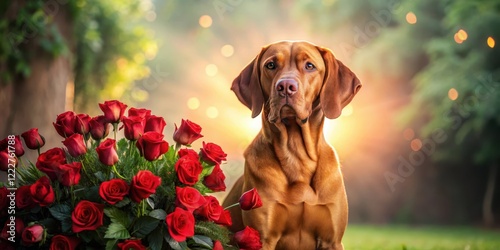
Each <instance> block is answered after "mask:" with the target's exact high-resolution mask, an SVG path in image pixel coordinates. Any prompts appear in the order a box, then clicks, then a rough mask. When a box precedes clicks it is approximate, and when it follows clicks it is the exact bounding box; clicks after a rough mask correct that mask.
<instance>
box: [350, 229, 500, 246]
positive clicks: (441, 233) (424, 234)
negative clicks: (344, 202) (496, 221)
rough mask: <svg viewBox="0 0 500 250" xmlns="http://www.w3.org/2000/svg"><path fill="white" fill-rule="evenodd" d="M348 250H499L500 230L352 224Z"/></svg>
mask: <svg viewBox="0 0 500 250" xmlns="http://www.w3.org/2000/svg"><path fill="white" fill-rule="evenodd" d="M343 243H344V247H345V249H346V250H375V249H377V250H385V249H388V250H392V249H397V250H403V249H407V250H417V249H418V250H434V249H435V250H438V249H439V250H441V249H460V250H488V249H491V250H498V249H500V230H496V231H493V230H483V229H479V228H472V227H434V226H421V227H411V226H373V225H370V226H368V225H349V226H348V228H347V231H346V233H345V235H344V239H343Z"/></svg>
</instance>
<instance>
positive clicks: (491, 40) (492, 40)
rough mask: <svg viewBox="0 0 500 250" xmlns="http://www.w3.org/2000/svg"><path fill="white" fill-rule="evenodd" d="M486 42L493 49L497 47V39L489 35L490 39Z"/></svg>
mask: <svg viewBox="0 0 500 250" xmlns="http://www.w3.org/2000/svg"><path fill="white" fill-rule="evenodd" d="M486 44H488V47H490V48H492V49H493V48H494V47H495V39H493V37H491V36H489V37H488V39H486Z"/></svg>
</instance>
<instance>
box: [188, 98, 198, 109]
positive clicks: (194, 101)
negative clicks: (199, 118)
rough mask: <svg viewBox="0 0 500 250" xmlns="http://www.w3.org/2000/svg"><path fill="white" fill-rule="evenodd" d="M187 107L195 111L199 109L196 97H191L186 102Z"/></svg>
mask: <svg viewBox="0 0 500 250" xmlns="http://www.w3.org/2000/svg"><path fill="white" fill-rule="evenodd" d="M187 106H188V108H189V109H191V110H196V109H198V108H199V107H200V100H199V99H198V98H196V97H191V98H189V99H188V101H187Z"/></svg>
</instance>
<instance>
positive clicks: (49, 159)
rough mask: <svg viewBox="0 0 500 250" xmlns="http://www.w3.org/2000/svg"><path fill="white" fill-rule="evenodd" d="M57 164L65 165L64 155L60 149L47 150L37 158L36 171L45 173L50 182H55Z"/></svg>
mask: <svg viewBox="0 0 500 250" xmlns="http://www.w3.org/2000/svg"><path fill="white" fill-rule="evenodd" d="M59 164H66V155H65V154H64V151H63V150H62V149H61V148H53V149H49V150H47V151H46V152H44V153H41V154H40V155H39V156H38V159H37V161H36V167H37V168H38V170H40V171H42V172H44V173H46V174H47V175H48V176H49V177H50V179H51V180H56V179H57V176H56V174H55V172H54V171H55V170H56V167H57V166H58V165H59Z"/></svg>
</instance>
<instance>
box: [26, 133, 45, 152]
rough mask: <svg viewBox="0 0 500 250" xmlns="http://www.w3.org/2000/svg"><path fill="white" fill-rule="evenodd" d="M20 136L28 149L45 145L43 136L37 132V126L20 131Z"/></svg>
mask: <svg viewBox="0 0 500 250" xmlns="http://www.w3.org/2000/svg"><path fill="white" fill-rule="evenodd" d="M21 137H23V139H24V143H25V144H26V147H28V148H29V149H39V148H41V147H43V145H45V138H43V136H41V135H40V134H39V133H38V128H32V129H30V130H28V131H26V132H24V133H22V134H21Z"/></svg>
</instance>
